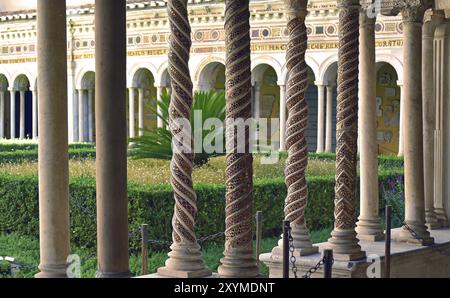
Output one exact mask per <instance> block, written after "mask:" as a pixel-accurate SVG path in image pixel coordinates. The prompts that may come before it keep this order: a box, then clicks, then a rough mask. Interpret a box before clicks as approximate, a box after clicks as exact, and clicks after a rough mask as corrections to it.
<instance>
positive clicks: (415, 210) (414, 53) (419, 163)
mask: <svg viewBox="0 0 450 298" xmlns="http://www.w3.org/2000/svg"><path fill="white" fill-rule="evenodd" d="M400 2H401V3H402V4H403V8H402V15H403V34H404V46H403V51H404V52H403V59H404V62H403V65H404V74H405V75H404V87H403V89H404V90H403V91H404V97H403V98H404V101H405V102H404V109H405V111H404V112H405V113H404V117H405V118H404V119H403V121H404V123H405V124H407V125H405V126H404V142H405V144H404V158H405V166H404V168H405V222H406V224H407V225H408V226H409V227H410V228H412V229H413V230H414V231H415V232H416V233H417V235H418V236H419V237H421V240H420V241H419V240H417V239H416V238H415V237H413V236H412V234H411V233H410V231H408V229H406V228H403V230H402V231H401V233H400V235H399V238H398V240H400V241H405V242H413V243H420V244H422V245H430V244H432V243H433V242H434V240H433V238H431V237H430V233H429V232H428V229H427V226H426V225H425V198H424V185H423V184H424V176H423V175H424V172H423V124H422V117H423V115H422V21H423V16H424V12H425V9H426V8H425V7H424V6H423V5H422V4H421V3H420V4H417V3H416V4H415V5H411V3H409V2H408V1H406V0H402V1H400Z"/></svg>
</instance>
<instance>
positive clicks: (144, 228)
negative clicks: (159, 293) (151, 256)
mask: <svg viewBox="0 0 450 298" xmlns="http://www.w3.org/2000/svg"><path fill="white" fill-rule="evenodd" d="M141 258H142V270H141V273H142V275H147V274H148V225H147V224H143V225H141Z"/></svg>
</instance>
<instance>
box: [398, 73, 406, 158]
mask: <svg viewBox="0 0 450 298" xmlns="http://www.w3.org/2000/svg"><path fill="white" fill-rule="evenodd" d="M397 86H399V87H400V123H399V125H400V128H399V131H398V156H399V157H403V153H404V151H405V150H404V144H405V138H404V131H405V121H404V119H405V96H404V89H403V82H402V81H397Z"/></svg>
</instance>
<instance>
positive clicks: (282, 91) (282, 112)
mask: <svg viewBox="0 0 450 298" xmlns="http://www.w3.org/2000/svg"><path fill="white" fill-rule="evenodd" d="M278 86H279V87H280V151H285V150H286V85H284V84H279V85H278Z"/></svg>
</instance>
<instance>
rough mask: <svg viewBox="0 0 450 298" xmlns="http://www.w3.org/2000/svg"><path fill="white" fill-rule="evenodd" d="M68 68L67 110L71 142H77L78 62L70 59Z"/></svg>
mask: <svg viewBox="0 0 450 298" xmlns="http://www.w3.org/2000/svg"><path fill="white" fill-rule="evenodd" d="M69 66H70V67H69V68H68V78H67V103H68V104H67V111H68V122H69V126H68V127H69V143H74V142H76V140H77V139H76V138H75V131H74V130H75V127H76V126H75V92H74V91H75V90H74V85H75V83H74V80H75V78H74V76H75V67H76V62H75V61H70V62H69Z"/></svg>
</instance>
